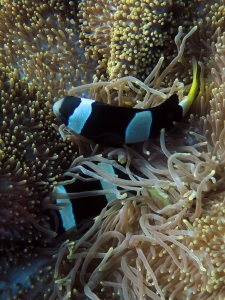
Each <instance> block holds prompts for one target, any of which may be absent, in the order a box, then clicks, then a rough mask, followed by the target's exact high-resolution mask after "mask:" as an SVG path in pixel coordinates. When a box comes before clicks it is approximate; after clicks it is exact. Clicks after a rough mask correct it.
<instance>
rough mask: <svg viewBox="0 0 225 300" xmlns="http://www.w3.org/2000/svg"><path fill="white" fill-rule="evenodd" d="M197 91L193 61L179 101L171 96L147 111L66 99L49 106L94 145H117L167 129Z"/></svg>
mask: <svg viewBox="0 0 225 300" xmlns="http://www.w3.org/2000/svg"><path fill="white" fill-rule="evenodd" d="M197 92H198V80H197V61H196V59H193V82H192V86H191V89H190V92H189V93H188V95H187V96H186V97H184V98H183V100H182V101H181V102H179V99H178V95H177V94H173V95H172V96H170V97H169V98H168V99H166V100H165V101H164V102H163V103H161V104H160V105H158V106H155V107H152V108H148V109H136V108H130V107H119V106H112V105H109V104H105V103H102V102H98V101H95V100H92V99H87V98H77V97H74V96H66V97H64V98H62V99H60V100H58V101H57V102H55V104H54V105H53V111H54V114H55V115H56V116H57V118H59V119H60V120H61V122H63V123H64V124H65V125H66V126H68V127H69V128H70V129H72V130H73V131H75V132H76V133H77V134H80V135H82V136H84V137H86V138H89V139H91V140H93V141H94V142H96V143H98V144H111V145H119V146H122V145H123V144H132V143H138V142H143V141H146V140H147V139H149V138H152V137H156V136H158V135H159V134H160V130H161V129H162V128H165V130H169V129H171V128H172V127H173V126H174V122H179V121H181V120H182V118H183V117H184V116H185V114H186V113H187V111H188V110H189V108H190V106H191V104H192V103H193V101H194V99H195V97H196V95H197Z"/></svg>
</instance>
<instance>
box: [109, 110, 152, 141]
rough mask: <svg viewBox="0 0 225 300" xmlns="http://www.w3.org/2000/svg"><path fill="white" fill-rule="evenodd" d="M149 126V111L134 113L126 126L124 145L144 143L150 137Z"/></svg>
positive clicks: (150, 115) (150, 123)
mask: <svg viewBox="0 0 225 300" xmlns="http://www.w3.org/2000/svg"><path fill="white" fill-rule="evenodd" d="M115 121H116V120H115ZM151 125H152V113H151V112H150V111H143V112H138V113H136V114H135V116H134V117H133V119H132V120H131V121H130V123H129V124H128V126H127V129H126V132H125V143H127V144H129V143H138V142H142V141H146V140H147V139H148V138H149V136H150V130H151Z"/></svg>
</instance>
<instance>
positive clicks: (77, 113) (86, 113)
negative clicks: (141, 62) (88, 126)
mask: <svg viewBox="0 0 225 300" xmlns="http://www.w3.org/2000/svg"><path fill="white" fill-rule="evenodd" d="M93 102H95V100H91V99H87V98H81V103H80V105H79V106H78V107H77V108H76V109H75V110H74V112H73V114H72V115H71V116H70V117H69V120H68V127H69V128H71V129H72V130H73V131H75V132H76V133H78V134H80V133H81V130H82V128H83V127H84V125H85V123H86V121H87V119H88V118H89V117H90V115H91V112H92V107H91V104H92V103H93Z"/></svg>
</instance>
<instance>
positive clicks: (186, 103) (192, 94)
mask: <svg viewBox="0 0 225 300" xmlns="http://www.w3.org/2000/svg"><path fill="white" fill-rule="evenodd" d="M192 66H193V80H192V85H191V89H190V91H189V93H188V95H187V96H185V97H184V98H183V100H182V101H181V102H180V103H179V105H180V106H181V107H182V108H183V116H185V115H186V113H187V112H188V110H189V109H190V107H191V105H192V103H193V101H194V100H195V98H196V96H197V93H198V89H199V80H198V77H197V74H198V63H197V60H196V58H195V57H194V56H193V57H192Z"/></svg>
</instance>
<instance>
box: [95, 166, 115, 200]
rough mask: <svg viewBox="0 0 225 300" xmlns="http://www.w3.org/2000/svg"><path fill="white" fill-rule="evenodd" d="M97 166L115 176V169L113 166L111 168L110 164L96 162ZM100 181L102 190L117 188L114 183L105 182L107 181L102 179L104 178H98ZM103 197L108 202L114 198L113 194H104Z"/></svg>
mask: <svg viewBox="0 0 225 300" xmlns="http://www.w3.org/2000/svg"><path fill="white" fill-rule="evenodd" d="M98 166H99V167H100V168H101V169H102V170H103V171H105V172H107V173H109V174H111V175H112V176H115V170H114V168H113V166H112V165H110V164H106V163H98ZM100 183H101V186H102V189H103V190H110V189H112V190H113V189H114V190H115V189H117V186H116V185H114V184H112V183H110V182H107V181H104V180H100ZM105 197H106V200H107V201H108V202H110V201H111V200H113V199H115V198H116V196H115V194H106V195H105Z"/></svg>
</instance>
